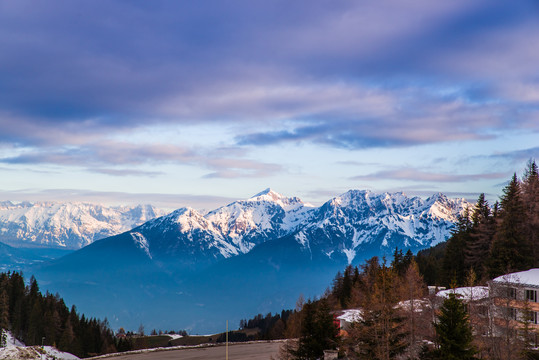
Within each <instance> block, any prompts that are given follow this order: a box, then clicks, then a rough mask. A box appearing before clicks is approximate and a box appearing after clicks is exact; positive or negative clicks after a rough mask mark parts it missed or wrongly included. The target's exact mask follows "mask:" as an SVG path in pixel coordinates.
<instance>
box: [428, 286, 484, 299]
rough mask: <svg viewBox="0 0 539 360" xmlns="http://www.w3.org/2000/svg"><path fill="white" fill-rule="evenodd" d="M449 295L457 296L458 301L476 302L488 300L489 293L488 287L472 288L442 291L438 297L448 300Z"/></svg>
mask: <svg viewBox="0 0 539 360" xmlns="http://www.w3.org/2000/svg"><path fill="white" fill-rule="evenodd" d="M449 294H455V295H456V297H457V298H458V299H462V300H464V301H476V300H482V299H486V298H488V295H489V292H488V287H486V286H471V287H460V288H454V289H448V290H442V291H439V292H438V293H437V294H436V296H439V297H442V298H448V297H449Z"/></svg>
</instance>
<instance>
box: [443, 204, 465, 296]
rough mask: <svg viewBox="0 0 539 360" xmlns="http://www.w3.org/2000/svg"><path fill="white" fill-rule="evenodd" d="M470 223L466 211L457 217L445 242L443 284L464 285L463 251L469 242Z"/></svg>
mask: <svg viewBox="0 0 539 360" xmlns="http://www.w3.org/2000/svg"><path fill="white" fill-rule="evenodd" d="M471 229H472V222H471V221H470V213H469V211H468V209H466V210H465V211H464V214H463V215H462V216H459V220H458V223H457V226H456V227H455V229H454V230H453V231H452V235H451V237H450V238H449V239H448V240H447V245H446V248H445V254H444V259H443V264H442V268H443V284H444V285H446V286H447V285H449V284H450V283H452V282H456V284H457V285H461V284H463V283H464V279H465V276H466V265H465V262H464V261H465V256H466V255H465V249H466V247H467V243H468V242H469V241H470V232H471Z"/></svg>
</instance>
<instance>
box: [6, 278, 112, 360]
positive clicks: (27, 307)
mask: <svg viewBox="0 0 539 360" xmlns="http://www.w3.org/2000/svg"><path fill="white" fill-rule="evenodd" d="M0 329H6V330H10V331H11V333H12V334H13V336H15V337H16V338H17V339H20V340H21V341H23V342H24V343H25V344H26V345H41V344H44V345H52V346H55V347H56V348H58V349H59V350H61V351H65V352H70V353H72V354H74V355H77V356H79V357H88V356H94V355H99V354H104V353H110V352H114V351H116V348H115V344H114V335H113V332H112V330H111V329H110V327H109V325H108V323H107V321H106V320H104V321H100V320H98V319H87V318H86V317H85V316H84V315H80V314H78V313H77V310H76V308H75V306H73V307H71V310H70V309H68V307H67V306H66V305H65V303H64V301H63V299H62V298H60V296H59V295H52V294H50V293H46V294H45V295H43V294H41V292H40V290H39V287H38V283H37V281H36V279H35V278H34V277H32V278H31V279H30V283H29V285H25V281H24V278H23V276H22V275H21V274H20V273H18V272H12V273H11V272H9V273H2V274H0ZM4 341H5V339H4Z"/></svg>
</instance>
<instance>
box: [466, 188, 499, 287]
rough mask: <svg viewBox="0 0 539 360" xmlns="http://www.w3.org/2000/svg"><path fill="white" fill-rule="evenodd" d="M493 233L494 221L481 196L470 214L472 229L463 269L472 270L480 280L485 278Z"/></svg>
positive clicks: (494, 229) (482, 195)
mask: <svg viewBox="0 0 539 360" xmlns="http://www.w3.org/2000/svg"><path fill="white" fill-rule="evenodd" d="M495 231H496V222H495V219H494V217H493V216H492V214H491V211H490V207H489V205H488V202H487V201H486V200H485V194H481V195H479V198H478V199H477V203H476V204H475V207H474V210H473V213H472V228H471V231H470V236H469V238H468V241H467V242H466V249H465V252H464V256H465V258H464V268H465V269H466V270H469V269H473V271H474V272H475V274H476V275H477V277H479V278H480V279H484V278H485V276H486V271H485V262H486V260H487V259H488V257H489V253H490V247H491V244H492V239H493V237H494V233H495Z"/></svg>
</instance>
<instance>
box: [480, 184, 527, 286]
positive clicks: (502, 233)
mask: <svg viewBox="0 0 539 360" xmlns="http://www.w3.org/2000/svg"><path fill="white" fill-rule="evenodd" d="M500 206H501V209H500V215H499V218H500V220H499V222H498V226H497V231H496V234H495V235H494V240H493V242H492V249H491V252H490V259H489V274H490V276H491V277H496V276H499V275H502V274H505V273H507V272H510V271H518V270H526V269H529V268H530V267H532V266H533V263H534V258H533V253H532V247H531V244H530V242H529V239H528V238H527V237H526V231H525V227H526V226H525V224H526V221H527V219H526V212H525V211H524V204H523V201H522V197H521V190H520V184H519V181H518V179H517V176H516V174H514V175H513V178H512V179H511V181H510V183H509V184H508V185H507V186H506V187H505V188H504V195H503V196H502V198H501V203H500Z"/></svg>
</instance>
